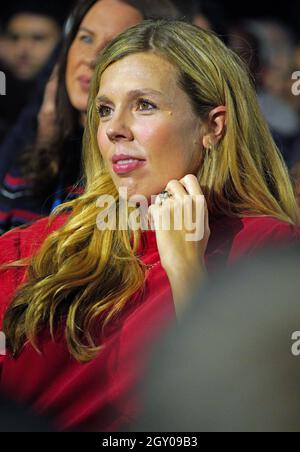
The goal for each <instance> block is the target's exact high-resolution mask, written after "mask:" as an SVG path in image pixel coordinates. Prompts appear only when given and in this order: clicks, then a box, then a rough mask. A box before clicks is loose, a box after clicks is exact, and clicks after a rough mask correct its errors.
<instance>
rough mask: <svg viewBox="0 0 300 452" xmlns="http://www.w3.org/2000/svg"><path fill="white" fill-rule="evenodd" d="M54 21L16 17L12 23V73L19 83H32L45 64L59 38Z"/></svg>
mask: <svg viewBox="0 0 300 452" xmlns="http://www.w3.org/2000/svg"><path fill="white" fill-rule="evenodd" d="M60 33H61V30H60V27H59V25H58V24H57V23H56V22H55V20H54V19H52V18H50V17H47V16H42V15H38V14H27V13H26V14H25V13H24V14H17V15H15V16H14V17H13V18H12V19H11V20H10V22H9V24H8V27H7V37H8V41H9V42H10V51H11V56H10V58H9V61H10V69H11V71H12V72H13V74H14V75H15V77H17V78H18V79H20V80H31V79H34V78H35V77H36V75H37V74H38V73H39V71H40V70H41V69H42V68H43V66H44V65H45V64H46V62H47V60H48V58H49V57H50V55H51V52H52V51H53V50H54V47H55V46H56V44H57V43H58V40H59V38H60Z"/></svg>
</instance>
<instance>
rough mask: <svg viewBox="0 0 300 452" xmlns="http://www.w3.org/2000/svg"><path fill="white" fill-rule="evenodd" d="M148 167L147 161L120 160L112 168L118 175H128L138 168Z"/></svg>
mask: <svg viewBox="0 0 300 452" xmlns="http://www.w3.org/2000/svg"><path fill="white" fill-rule="evenodd" d="M145 165H146V160H135V159H127V160H125V159H124V160H119V161H118V162H116V163H113V165H112V168H113V171H114V172H115V173H116V174H118V175H121V174H128V173H130V172H131V171H134V170H136V169H137V168H141V167H142V166H145Z"/></svg>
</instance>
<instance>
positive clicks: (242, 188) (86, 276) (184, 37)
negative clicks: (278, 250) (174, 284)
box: [4, 20, 297, 362]
mask: <svg viewBox="0 0 300 452" xmlns="http://www.w3.org/2000/svg"><path fill="white" fill-rule="evenodd" d="M138 52H155V53H156V54H159V55H160V56H163V57H165V58H167V59H168V60H169V61H170V62H171V63H172V64H173V65H174V66H175V68H177V71H178V83H179V85H180V86H181V87H182V89H183V90H184V91H185V92H186V93H187V94H188V96H189V98H190V101H191V104H192V106H193V108H194V110H195V111H196V113H197V114H198V115H199V117H200V118H201V119H202V121H203V122H204V123H205V122H206V121H207V119H208V114H209V112H210V111H211V110H212V109H213V108H214V107H217V106H220V105H225V106H226V107H227V125H226V132H225V134H224V137H223V139H222V140H221V142H220V143H219V144H218V145H217V146H216V147H215V148H214V149H212V150H211V151H208V152H206V153H205V157H204V159H203V164H202V166H201V169H200V172H199V183H200V185H201V186H202V188H203V190H204V192H205V195H206V199H207V203H208V208H209V211H210V214H212V215H227V216H228V215H230V216H245V215H269V216H272V217H274V218H278V219H279V220H282V221H285V222H287V223H290V224H295V223H296V221H297V205H296V201H295V198H294V194H293V190H292V186H291V183H290V179H289V176H288V173H287V170H286V167H285V165H284V163H283V160H282V158H281V155H280V152H279V151H278V149H277V147H276V145H275V143H274V141H273V139H272V136H271V134H270V131H269V129H268V127H267V125H266V122H265V120H264V118H263V116H262V113H261V111H260V109H259V106H258V102H257V98H256V94H255V90H254V87H253V84H252V82H251V80H250V77H249V75H248V72H247V69H246V68H245V66H244V64H243V63H242V61H241V60H240V59H239V57H238V56H237V55H236V54H234V53H233V52H232V51H231V50H229V49H228V48H227V47H226V46H225V45H224V44H223V43H222V42H221V41H220V40H219V39H218V38H217V37H216V36H215V35H214V34H213V33H211V32H208V31H204V30H201V29H199V28H197V27H195V26H192V25H189V24H186V23H184V22H179V21H164V20H160V21H145V22H143V23H141V24H139V25H137V26H135V27H133V28H131V29H129V30H128V31H126V32H124V33H122V34H121V35H120V36H119V37H117V38H116V39H114V40H113V41H112V42H111V43H110V44H109V45H108V46H107V47H106V49H105V50H104V51H103V53H102V54H101V55H100V57H99V60H98V63H97V67H96V70H95V74H94V79H93V83H92V87H91V93H90V99H89V108H88V122H87V128H86V131H85V136H84V166H85V183H86V189H85V193H84V194H83V196H81V197H80V198H79V199H77V200H75V201H72V202H69V203H67V204H65V205H63V206H61V207H60V208H58V209H57V211H56V212H55V214H54V215H53V216H52V218H54V217H55V216H57V215H59V214H61V213H62V212H63V211H64V210H66V209H68V210H69V211H71V213H70V217H69V218H68V220H67V222H66V224H65V225H64V226H63V227H62V228H60V229H59V230H57V231H56V232H53V233H52V234H51V235H50V236H48V238H47V239H46V240H45V242H44V244H43V245H42V247H41V249H40V250H39V251H38V252H37V254H36V255H35V256H34V258H32V259H31V260H30V262H28V263H26V265H27V267H28V268H27V276H28V277H27V282H26V283H25V284H24V285H23V286H22V287H21V288H20V290H19V291H18V293H17V294H16V296H15V298H14V301H13V303H12V304H11V306H10V308H9V309H8V311H7V312H6V315H5V319H4V332H5V333H6V336H7V341H8V347H9V350H10V351H11V353H12V355H13V356H17V355H18V353H19V352H20V351H21V348H22V346H23V344H24V342H25V340H26V339H27V340H29V341H31V343H32V344H33V345H34V346H35V347H36V348H37V349H38V347H39V341H38V337H39V333H40V331H41V329H43V328H45V326H48V327H49V328H50V331H51V335H52V337H53V339H54V337H55V333H56V331H57V329H58V326H59V325H60V324H62V325H63V326H64V331H65V335H66V339H67V344H68V347H69V350H70V353H71V354H72V355H73V356H74V357H75V358H76V359H78V360H79V361H82V362H84V361H88V360H91V359H92V358H93V357H94V356H95V355H96V353H97V352H98V351H99V349H100V347H99V344H98V343H97V340H95V337H99V331H100V326H101V327H102V328H104V327H105V326H106V325H107V323H108V322H109V321H111V320H112V319H114V320H115V321H116V320H117V319H118V315H119V314H120V313H121V312H122V311H123V309H124V307H125V306H126V305H127V303H128V300H130V299H131V297H132V295H133V294H135V293H139V291H141V289H142V288H143V286H144V282H145V267H144V266H143V264H142V262H141V260H140V259H139V257H138V256H137V249H138V244H139V238H140V234H139V233H138V232H135V233H133V234H131V232H130V231H129V230H128V231H121V230H116V231H108V230H107V231H99V230H98V229H97V226H96V218H97V215H99V208H98V207H97V206H96V201H97V199H98V197H99V196H101V195H111V196H113V197H114V199H115V201H116V203H118V201H119V200H118V192H117V189H116V187H115V186H114V184H113V181H112V179H111V177H110V176H109V174H108V173H107V170H106V169H105V166H104V163H103V160H102V157H101V152H100V151H99V147H98V143H97V129H98V124H99V117H98V114H97V111H96V102H95V100H96V97H97V94H98V90H99V85H100V83H101V75H102V73H103V72H104V71H105V69H106V68H107V67H108V66H110V65H111V64H113V63H114V62H116V61H118V60H120V59H122V58H124V57H126V56H127V55H130V54H134V53H138ZM163 188H164V187H162V189H163ZM132 238H133V239H132ZM17 265H18V264H17ZM100 319H101V321H100ZM95 335H96V336H95Z"/></svg>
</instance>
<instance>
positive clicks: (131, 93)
mask: <svg viewBox="0 0 300 452" xmlns="http://www.w3.org/2000/svg"><path fill="white" fill-rule="evenodd" d="M148 94H154V95H156V96H157V95H158V96H161V95H162V92H161V91H157V90H155V89H134V90H132V91H129V92H128V93H127V98H128V99H129V100H130V99H135V98H136V97H141V96H147V95H148ZM105 102H107V103H109V102H111V100H110V99H109V98H108V97H107V96H105V95H100V96H98V97H97V99H96V103H97V104H99V103H105Z"/></svg>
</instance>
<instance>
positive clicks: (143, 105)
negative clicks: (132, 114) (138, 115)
mask: <svg viewBox="0 0 300 452" xmlns="http://www.w3.org/2000/svg"><path fill="white" fill-rule="evenodd" d="M155 109H156V105H154V104H153V103H152V102H149V101H148V100H145V99H141V100H139V102H138V110H139V111H151V110H155Z"/></svg>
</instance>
